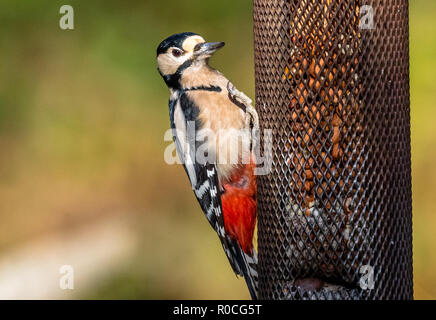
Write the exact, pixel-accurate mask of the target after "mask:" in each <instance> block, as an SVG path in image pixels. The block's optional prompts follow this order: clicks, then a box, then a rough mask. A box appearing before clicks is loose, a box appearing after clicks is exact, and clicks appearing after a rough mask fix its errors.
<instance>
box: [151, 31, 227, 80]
mask: <svg viewBox="0 0 436 320" xmlns="http://www.w3.org/2000/svg"><path fill="white" fill-rule="evenodd" d="M223 46H224V42H206V41H205V40H204V39H203V38H202V37H201V36H199V35H198V34H195V33H192V32H184V33H178V34H174V35H172V36H171V37H168V38H167V39H165V40H164V41H162V42H161V43H160V44H159V47H158V48H157V65H158V70H159V73H160V74H161V75H162V77H163V78H164V80H165V82H166V84H167V85H168V87H170V88H177V87H178V86H179V82H180V79H181V77H182V74H183V72H185V71H186V70H187V69H189V68H198V67H201V66H202V65H206V64H207V60H208V59H209V58H210V57H211V56H212V55H213V54H214V53H215V52H216V51H217V50H218V49H220V48H222V47H223Z"/></svg>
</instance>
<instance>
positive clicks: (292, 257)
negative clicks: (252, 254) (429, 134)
mask: <svg viewBox="0 0 436 320" xmlns="http://www.w3.org/2000/svg"><path fill="white" fill-rule="evenodd" d="M364 5H365V7H364ZM371 22H373V24H371ZM254 34H255V66H256V71H255V77H256V105H257V110H258V111H259V117H260V121H261V129H262V130H265V129H271V130H272V131H273V135H272V138H273V140H272V144H273V145H272V172H271V173H270V174H268V175H263V176H259V177H258V185H259V186H258V203H259V212H258V216H259V223H258V230H259V231H258V250H259V291H260V292H259V295H260V298H264V299H412V298H413V279H412V206H411V165H410V114H409V113H410V101H409V25H408V1H406V0H384V1H381V0H379V1H375V0H368V1H358V0H287V1H286V0H254Z"/></svg>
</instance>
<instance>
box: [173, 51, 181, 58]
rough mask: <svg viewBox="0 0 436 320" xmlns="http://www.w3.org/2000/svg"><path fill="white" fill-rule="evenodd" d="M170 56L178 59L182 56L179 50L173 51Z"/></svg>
mask: <svg viewBox="0 0 436 320" xmlns="http://www.w3.org/2000/svg"><path fill="white" fill-rule="evenodd" d="M172 54H173V56H175V57H176V58H178V57H180V56H181V55H182V51H181V50H179V49H173V51H172Z"/></svg>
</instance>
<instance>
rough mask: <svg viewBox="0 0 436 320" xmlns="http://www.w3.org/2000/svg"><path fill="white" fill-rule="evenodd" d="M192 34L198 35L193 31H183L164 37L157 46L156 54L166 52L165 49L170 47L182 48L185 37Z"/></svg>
mask: <svg viewBox="0 0 436 320" xmlns="http://www.w3.org/2000/svg"><path fill="white" fill-rule="evenodd" d="M192 36H198V34H196V33H194V32H183V33H177V34H173V35H172V36H170V37H168V38H166V39H165V40H164V41H162V42H161V43H160V44H159V46H158V47H157V55H160V54H161V53H165V52H167V50H168V49H169V48H171V47H176V48H180V49H183V48H182V45H183V42H184V41H185V40H186V39H187V38H189V37H192Z"/></svg>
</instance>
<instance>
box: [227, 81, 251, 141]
mask: <svg viewBox="0 0 436 320" xmlns="http://www.w3.org/2000/svg"><path fill="white" fill-rule="evenodd" d="M227 90H228V91H229V93H230V95H232V98H233V99H235V100H237V101H238V102H239V103H241V104H243V105H244V106H245V125H244V128H245V129H248V130H250V135H251V141H252V144H251V149H253V148H254V146H255V145H256V132H258V130H259V116H258V115H257V111H256V109H255V108H254V107H253V106H252V103H253V101H252V100H251V99H250V98H249V97H247V96H246V95H245V94H244V93H243V92H241V91H239V90H238V89H236V88H235V86H234V85H233V84H232V83H231V82H230V81H229V82H228V83H227Z"/></svg>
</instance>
